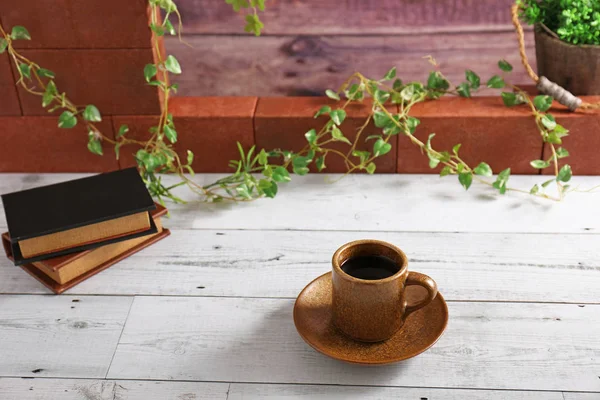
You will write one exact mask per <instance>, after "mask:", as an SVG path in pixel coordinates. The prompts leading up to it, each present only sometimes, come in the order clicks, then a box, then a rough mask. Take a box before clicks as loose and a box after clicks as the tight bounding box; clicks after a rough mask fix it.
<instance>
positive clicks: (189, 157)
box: [187, 150, 194, 165]
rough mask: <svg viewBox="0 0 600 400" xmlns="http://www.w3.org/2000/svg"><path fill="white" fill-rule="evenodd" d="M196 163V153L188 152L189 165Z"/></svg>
mask: <svg viewBox="0 0 600 400" xmlns="http://www.w3.org/2000/svg"><path fill="white" fill-rule="evenodd" d="M193 162H194V153H192V152H191V151H189V150H188V151H187V165H192V163H193Z"/></svg>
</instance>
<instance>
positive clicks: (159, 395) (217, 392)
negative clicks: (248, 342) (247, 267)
mask: <svg viewBox="0 0 600 400" xmlns="http://www.w3.org/2000/svg"><path fill="white" fill-rule="evenodd" d="M228 388H229V385H228V384H227V383H199V382H198V383H196V382H164V381H163V382H151V381H113V380H110V381H107V380H91V379H35V380H31V379H19V378H0V398H1V399H2V400H57V399H60V400H226V399H227V389H228ZM549 400H554V399H549Z"/></svg>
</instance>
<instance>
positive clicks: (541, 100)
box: [533, 96, 552, 112]
mask: <svg viewBox="0 0 600 400" xmlns="http://www.w3.org/2000/svg"><path fill="white" fill-rule="evenodd" d="M533 105H534V106H535V108H536V109H537V110H538V111H541V112H545V111H548V110H549V109H550V107H552V97H551V96H536V97H535V99H533Z"/></svg>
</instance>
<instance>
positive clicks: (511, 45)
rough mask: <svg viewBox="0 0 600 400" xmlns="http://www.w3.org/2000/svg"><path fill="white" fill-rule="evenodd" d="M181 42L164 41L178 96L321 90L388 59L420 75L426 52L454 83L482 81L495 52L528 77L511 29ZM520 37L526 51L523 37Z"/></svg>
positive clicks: (405, 72) (517, 79)
mask: <svg viewBox="0 0 600 400" xmlns="http://www.w3.org/2000/svg"><path fill="white" fill-rule="evenodd" d="M324 3H327V2H324ZM185 42H186V43H182V42H179V41H178V40H177V39H176V38H170V39H167V40H166V41H165V46H166V47H167V50H168V52H169V53H172V54H174V55H175V56H176V57H177V59H178V60H179V61H180V63H181V65H182V68H183V70H184V71H185V73H184V74H182V75H179V76H177V77H174V78H173V81H174V82H177V83H178V84H179V92H178V93H179V94H180V95H183V96H213V95H214V96H227V95H233V96H242V95H243V96H299V95H322V94H323V92H324V91H325V89H327V88H336V89H337V88H338V87H339V86H340V85H341V84H342V83H343V82H344V81H345V80H346V79H347V78H348V77H350V75H352V74H353V73H354V72H356V71H360V72H362V73H363V74H364V75H366V76H368V77H371V78H375V79H380V78H381V77H383V75H384V74H385V73H386V72H387V71H388V70H389V69H390V68H391V67H392V66H396V67H397V68H398V76H399V77H400V78H402V79H403V80H405V81H411V80H421V81H422V80H426V79H427V74H428V72H429V71H430V70H431V69H433V67H432V66H431V65H430V64H429V63H428V62H427V61H426V60H425V59H423V57H425V56H428V55H431V56H433V57H435V59H436V60H437V61H438V63H439V64H440V67H441V70H442V72H444V74H445V75H446V76H447V77H448V78H449V79H450V80H451V81H452V82H454V83H455V84H456V85H458V84H459V83H460V82H462V81H464V80H465V77H464V73H465V72H464V71H465V69H471V70H474V71H475V72H477V73H479V74H480V75H481V76H482V79H483V80H485V81H487V79H489V78H490V77H491V76H492V75H494V74H497V73H499V69H498V67H497V62H498V60H500V59H506V60H508V61H509V62H511V63H512V64H513V65H514V66H515V70H514V72H513V73H512V74H511V82H512V83H517V84H523V83H525V84H531V80H530V78H528V77H527V76H526V74H525V72H524V71H523V69H522V68H519V65H520V64H519V54H518V52H517V51H516V39H515V35H514V34H513V33H512V32H503V33H502V32H501V33H485V32H480V33H477V34H465V33H450V34H444V35H436V36H430V35H426V34H415V35H404V36H394V35H373V36H371V35H350V36H306V35H299V36H264V37H259V38H256V37H250V36H218V35H206V36H187V37H186V38H185ZM527 44H528V50H530V53H531V52H533V50H532V47H531V46H532V41H531V36H528V37H527ZM189 45H191V46H192V47H189ZM532 58H534V57H532ZM532 61H533V60H532ZM488 93H489V92H488Z"/></svg>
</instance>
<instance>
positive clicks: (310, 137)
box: [304, 129, 317, 144]
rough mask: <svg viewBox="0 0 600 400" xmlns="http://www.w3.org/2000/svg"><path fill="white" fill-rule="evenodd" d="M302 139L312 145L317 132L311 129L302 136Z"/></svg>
mask: <svg viewBox="0 0 600 400" xmlns="http://www.w3.org/2000/svg"><path fill="white" fill-rule="evenodd" d="M304 137H305V138H306V141H307V142H308V143H309V144H314V143H315V140H317V131H316V130H314V129H311V130H310V131H308V132H306V133H305V134H304Z"/></svg>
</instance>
